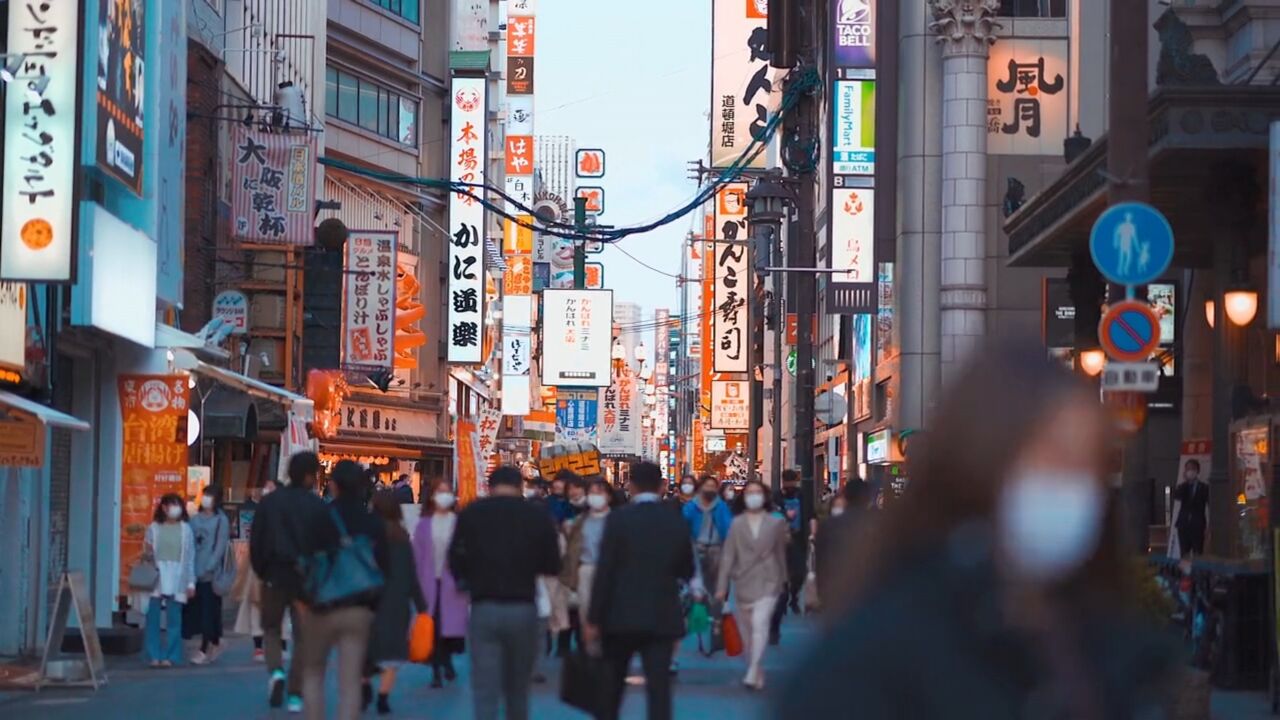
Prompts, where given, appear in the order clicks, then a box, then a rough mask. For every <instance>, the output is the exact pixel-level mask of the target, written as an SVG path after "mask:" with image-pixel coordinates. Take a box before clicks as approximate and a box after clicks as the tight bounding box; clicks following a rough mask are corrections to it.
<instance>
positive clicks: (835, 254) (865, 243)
mask: <svg viewBox="0 0 1280 720" xmlns="http://www.w3.org/2000/svg"><path fill="white" fill-rule="evenodd" d="M875 229H876V227H875V191H874V190H872V189H870V188H832V190H831V268H832V269H833V270H843V271H844V272H841V273H835V274H834V275H832V276H831V277H832V282H841V283H871V282H875V281H876V275H875V273H876V259H875Z"/></svg>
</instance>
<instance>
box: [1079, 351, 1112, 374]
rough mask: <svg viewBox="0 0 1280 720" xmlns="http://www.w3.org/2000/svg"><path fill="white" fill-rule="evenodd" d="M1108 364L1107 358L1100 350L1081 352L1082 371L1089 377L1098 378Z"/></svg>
mask: <svg viewBox="0 0 1280 720" xmlns="http://www.w3.org/2000/svg"><path fill="white" fill-rule="evenodd" d="M1106 364H1107V356H1106V354H1104V353H1103V352H1102V351H1101V350H1099V349H1098V348H1093V349H1091V350H1081V351H1080V369H1081V370H1083V371H1084V374H1085V375H1088V376H1089V377H1097V376H1098V373H1100V372H1102V368H1103V367H1105V366H1106Z"/></svg>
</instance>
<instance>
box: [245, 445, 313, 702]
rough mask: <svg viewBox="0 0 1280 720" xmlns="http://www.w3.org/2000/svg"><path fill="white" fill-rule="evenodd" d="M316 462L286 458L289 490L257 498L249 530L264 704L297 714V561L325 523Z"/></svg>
mask: <svg viewBox="0 0 1280 720" xmlns="http://www.w3.org/2000/svg"><path fill="white" fill-rule="evenodd" d="M319 474H320V458H319V457H318V456H317V455H316V454H315V453H313V452H300V453H297V454H295V455H294V456H293V457H291V458H289V472H288V475H289V484H288V485H286V486H285V487H282V488H279V489H278V490H276V491H275V492H272V493H268V494H265V495H263V496H262V502H260V503H258V510H257V512H255V513H254V516H253V525H252V527H251V528H250V530H249V562H250V564H251V565H252V566H253V572H254V573H255V574H256V575H257V576H258V578H259V579H260V580H261V581H262V592H261V595H262V602H261V605H260V608H259V609H260V612H261V621H262V636H263V646H264V648H265V655H266V664H267V673H268V680H267V698H268V703H269V705H270V706H271V707H273V708H278V707H280V706H281V705H282V704H285V695H286V693H287V694H288V703H287V704H288V710H289V712H291V713H300V712H302V663H301V658H300V656H301V655H302V652H303V646H304V645H305V643H306V638H305V635H306V633H305V630H304V629H303V624H302V622H301V620H302V613H303V608H302V605H301V594H302V578H301V577H300V576H299V575H298V560H299V559H301V558H303V557H306V556H308V555H310V554H311V552H312V550H313V548H312V545H311V535H310V528H311V527H312V526H313V525H314V524H315V523H316V522H317V518H325V517H328V507H329V506H328V505H326V504H325V502H324V501H323V500H321V499H320V497H319V495H317V494H316V481H317V479H318V476H319ZM286 610H287V611H288V613H289V623H290V627H291V628H292V629H293V638H292V639H293V659H292V661H291V662H290V663H289V672H288V674H287V675H286V674H285V671H284V644H283V639H284V638H283V629H284V616H285V612H286Z"/></svg>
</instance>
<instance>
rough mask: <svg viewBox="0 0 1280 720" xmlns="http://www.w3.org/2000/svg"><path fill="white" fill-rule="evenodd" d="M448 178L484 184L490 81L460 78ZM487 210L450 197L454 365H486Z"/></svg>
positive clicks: (454, 195) (454, 102) (450, 350)
mask: <svg viewBox="0 0 1280 720" xmlns="http://www.w3.org/2000/svg"><path fill="white" fill-rule="evenodd" d="M450 102H451V104H452V105H451V107H452V109H451V114H450V124H449V127H450V128H451V129H450V134H451V135H452V143H451V151H450V171H449V179H450V180H452V181H453V182H456V183H474V184H482V183H484V182H485V175H484V169H485V163H486V161H487V158H488V151H487V149H486V145H485V109H486V107H487V105H486V97H485V79H484V78H472V77H456V78H454V79H453V88H452V95H451V100H450ZM485 215H486V213H485V208H484V205H482V204H481V203H480V202H479V200H477V199H476V198H475V197H473V196H472V195H470V194H467V193H463V192H455V193H452V194H451V195H450V196H449V259H448V264H447V266H446V269H447V271H448V273H449V277H448V283H449V295H448V297H449V300H448V304H447V309H448V324H447V326H446V327H447V330H448V336H447V337H446V338H445V341H446V343H447V346H448V352H447V358H448V361H449V362H451V363H465V364H478V363H481V362H483V360H484V354H483V351H484V346H483V343H482V335H483V331H484V298H483V296H482V295H483V293H484V236H483V229H484V227H485Z"/></svg>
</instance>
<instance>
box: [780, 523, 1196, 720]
mask: <svg viewBox="0 0 1280 720" xmlns="http://www.w3.org/2000/svg"><path fill="white" fill-rule="evenodd" d="M982 545H983V543H976V544H974V543H964V544H961V543H953V544H952V546H951V547H948V548H946V549H943V550H937V551H933V552H929V553H925V554H917V555H916V556H914V557H912V558H910V559H909V560H908V561H907V562H904V563H902V564H901V565H900V567H899V568H898V569H897V570H895V571H891V572H890V573H889V574H888V575H886V576H885V577H883V578H882V579H881V580H880V581H879V582H876V583H874V585H873V589H872V590H871V592H870V594H869V595H867V596H866V597H865V598H864V599H863V600H862V602H861V603H860V604H859V605H858V606H857V607H855V608H854V609H853V610H852V611H851V612H849V613H848V614H847V615H845V616H844V617H842V618H839V619H838V620H836V621H835V623H834V625H833V626H832V627H831V629H830V630H828V631H827V632H825V633H824V634H823V636H822V638H821V640H820V641H819V643H818V646H817V647H816V648H815V649H814V650H813V651H812V652H811V653H810V654H809V655H808V657H807V658H805V659H804V660H803V661H802V662H801V663H800V664H799V665H798V666H796V667H795V668H794V674H793V676H792V678H791V680H790V682H789V683H788V684H787V686H786V690H785V692H784V693H782V694H781V695H780V696H779V698H778V699H779V702H780V704H779V705H778V707H776V708H775V711H774V714H773V717H785V718H857V719H858V720H882V719H883V720H889V719H891V718H892V719H896V718H959V719H961V720H965V719H967V718H973V719H974V720H978V719H981V720H1006V719H1007V720H1024V719H1025V720H1065V719H1066V718H1070V717H1075V716H1078V715H1077V714H1076V710H1077V708H1074V707H1072V705H1071V703H1073V702H1075V701H1077V700H1078V699H1079V698H1081V697H1083V696H1085V695H1087V694H1088V693H1084V692H1081V687H1080V686H1081V685H1083V687H1085V688H1092V689H1093V693H1094V694H1095V695H1096V697H1097V702H1096V703H1094V705H1093V707H1094V708H1096V709H1097V711H1098V713H1099V715H1098V716H1099V717H1101V718H1105V719H1106V720H1112V719H1114V720H1121V719H1124V720H1128V719H1129V718H1138V717H1164V715H1163V714H1161V713H1160V712H1158V711H1159V710H1160V709H1161V708H1162V707H1163V703H1164V702H1165V701H1166V699H1167V697H1168V695H1167V694H1166V693H1165V692H1164V690H1165V686H1164V684H1163V681H1164V679H1165V677H1166V674H1167V673H1168V672H1169V671H1170V670H1171V669H1172V664H1173V663H1174V662H1176V658H1177V657H1178V653H1177V651H1176V649H1175V648H1173V647H1170V646H1169V645H1168V644H1167V643H1165V642H1162V640H1161V638H1160V636H1159V635H1156V634H1152V633H1151V632H1150V631H1148V630H1147V629H1146V628H1144V627H1143V626H1142V625H1141V624H1140V623H1135V622H1131V621H1129V620H1128V619H1127V618H1125V616H1124V615H1123V613H1122V610H1120V609H1119V608H1116V607H1115V606H1114V604H1111V603H1096V604H1094V603H1089V602H1084V601H1082V600H1075V601H1071V602H1067V603H1065V604H1064V615H1063V616H1062V617H1061V618H1060V621H1059V623H1058V624H1057V625H1056V626H1055V630H1056V637H1057V638H1059V639H1061V638H1066V641H1067V642H1068V643H1073V642H1074V643H1077V648H1078V652H1079V654H1080V662H1079V663H1078V667H1080V668H1081V670H1082V671H1083V672H1082V676H1081V678H1080V682H1079V683H1076V685H1075V686H1072V684H1071V683H1065V684H1055V683H1053V682H1052V677H1053V673H1052V672H1051V671H1050V670H1049V668H1048V662H1047V660H1048V658H1049V657H1052V656H1050V655H1049V653H1051V652H1054V651H1053V650H1051V649H1049V648H1048V646H1047V644H1046V642H1045V641H1044V639H1042V638H1032V637H1028V636H1027V635H1025V634H1024V633H1022V632H1019V631H1017V630H1015V629H1014V628H1013V627H1011V626H1010V625H1009V624H1008V623H1007V622H1005V617H1006V614H1005V612H1004V610H1003V608H1002V607H1001V589H1000V585H999V580H998V576H997V574H996V572H995V569H994V565H993V563H992V562H991V561H990V552H989V550H985V549H982V548H981V547H980V546H982ZM1058 656H1059V657H1061V655H1060V654H1059V655H1058ZM814 688H837V689H838V690H837V691H832V692H814ZM1152 711H1156V713H1155V714H1154V715H1152V714H1150V713H1151V712H1152Z"/></svg>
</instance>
